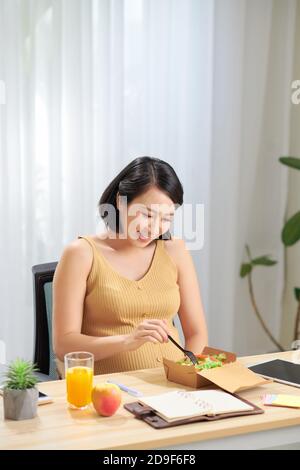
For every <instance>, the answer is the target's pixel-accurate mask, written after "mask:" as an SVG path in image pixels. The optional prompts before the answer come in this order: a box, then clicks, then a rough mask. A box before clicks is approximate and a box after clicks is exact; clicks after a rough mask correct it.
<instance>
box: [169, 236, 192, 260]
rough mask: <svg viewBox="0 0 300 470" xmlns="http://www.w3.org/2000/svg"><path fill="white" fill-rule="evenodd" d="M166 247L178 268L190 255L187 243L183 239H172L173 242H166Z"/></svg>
mask: <svg viewBox="0 0 300 470" xmlns="http://www.w3.org/2000/svg"><path fill="white" fill-rule="evenodd" d="M164 242H165V243H164V246H165V249H166V251H167V252H168V254H169V255H170V256H171V258H172V259H173V261H174V262H175V263H176V265H177V267H179V264H180V263H181V262H182V260H183V259H184V258H185V257H186V255H187V254H188V250H187V247H186V244H185V241H184V240H183V239H182V238H177V237H172V239H171V240H164Z"/></svg>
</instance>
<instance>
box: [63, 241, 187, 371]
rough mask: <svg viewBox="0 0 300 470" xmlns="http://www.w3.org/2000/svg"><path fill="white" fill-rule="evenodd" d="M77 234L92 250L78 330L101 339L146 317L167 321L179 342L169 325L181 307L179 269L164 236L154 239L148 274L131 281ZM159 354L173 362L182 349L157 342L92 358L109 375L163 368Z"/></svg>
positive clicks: (125, 331) (128, 329) (122, 331)
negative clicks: (96, 358) (167, 249)
mask: <svg viewBox="0 0 300 470" xmlns="http://www.w3.org/2000/svg"><path fill="white" fill-rule="evenodd" d="M78 238H83V239H84V240H86V241H87V243H89V245H90V246H91V248H92V250H93V262H92V267H91V270H90V273H89V275H88V278H87V286H86V295H85V300H84V312H83V320H82V327H81V333H83V334H85V335H90V336H99V337H103V336H112V335H122V334H129V333H132V332H133V330H134V329H135V327H136V326H137V325H138V324H139V323H140V322H142V321H143V320H144V319H146V318H148V319H160V320H163V319H166V320H167V323H168V328H169V332H170V334H171V335H172V336H173V338H174V339H175V340H176V341H177V342H179V343H180V339H179V335H178V331H177V329H176V327H175V326H174V325H173V323H172V319H173V317H174V315H175V314H176V313H177V312H178V309H179V305H180V292H179V286H178V283H177V277H178V271H177V266H176V264H175V262H174V261H173V260H172V258H171V257H170V255H169V254H168V252H167V251H166V249H165V246H164V243H165V242H164V240H156V247H155V251H154V254H153V257H152V261H151V264H150V266H149V268H148V270H147V272H146V274H145V275H144V276H143V277H142V278H141V279H139V280H137V281H135V280H131V279H128V278H126V277H125V276H123V275H121V274H120V273H118V272H117V271H116V270H115V269H114V268H113V267H112V266H111V264H110V263H109V261H108V260H107V259H106V257H105V256H104V255H103V254H102V252H100V250H99V249H98V248H97V246H96V244H95V242H94V241H93V240H92V238H91V237H89V236H79V237H78ZM162 357H167V358H169V359H173V360H177V359H179V358H180V357H182V353H181V351H180V350H179V349H178V348H176V346H175V345H174V344H173V343H172V342H171V341H169V342H168V343H157V344H154V343H151V342H146V343H144V344H143V345H142V346H140V347H139V348H138V349H136V350H135V351H128V352H123V353H118V354H115V355H113V356H110V357H106V358H105V359H101V360H98V361H96V362H95V366H94V372H95V374H107V373H113V372H123V371H130V370H138V369H147V368H152V367H162ZM58 362H60V361H58ZM59 369H60V367H59Z"/></svg>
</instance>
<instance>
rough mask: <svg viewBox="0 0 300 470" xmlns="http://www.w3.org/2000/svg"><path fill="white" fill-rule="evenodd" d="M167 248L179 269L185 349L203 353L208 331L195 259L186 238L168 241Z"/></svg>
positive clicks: (180, 316) (179, 313) (179, 314)
mask: <svg viewBox="0 0 300 470" xmlns="http://www.w3.org/2000/svg"><path fill="white" fill-rule="evenodd" d="M166 249H167V250H168V252H169V254H170V256H171V257H172V259H173V260H174V261H175V263H176V265H177V269H178V280H177V282H178V285H179V290H180V308H179V311H178V316H179V319H180V323H181V326H182V330H183V334H184V337H185V349H188V350H190V351H193V352H194V353H196V354H201V352H202V350H203V348H204V347H205V346H207V345H208V331H207V325H206V320H205V315H204V310H203V305H202V300H201V295H200V289H199V285H198V279H197V273H196V270H195V267H194V263H193V259H192V257H191V255H190V253H189V251H188V250H187V248H186V246H185V242H184V240H181V239H179V238H173V239H172V240H168V241H166Z"/></svg>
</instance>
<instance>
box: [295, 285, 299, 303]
mask: <svg viewBox="0 0 300 470" xmlns="http://www.w3.org/2000/svg"><path fill="white" fill-rule="evenodd" d="M294 293H295V297H296V300H298V302H300V288H299V287H295V289H294Z"/></svg>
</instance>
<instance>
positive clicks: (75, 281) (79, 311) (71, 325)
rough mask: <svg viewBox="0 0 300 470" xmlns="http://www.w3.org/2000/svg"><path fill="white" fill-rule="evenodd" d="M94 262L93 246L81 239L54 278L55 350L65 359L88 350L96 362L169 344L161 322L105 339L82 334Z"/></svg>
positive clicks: (71, 247)
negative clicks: (148, 344)
mask: <svg viewBox="0 0 300 470" xmlns="http://www.w3.org/2000/svg"><path fill="white" fill-rule="evenodd" d="M92 262H93V252H92V249H91V247H90V246H89V245H88V244H87V243H86V241H84V239H78V240H75V241H74V242H72V243H71V244H70V245H69V246H67V247H66V248H65V250H64V252H63V254H62V257H61V259H60V261H59V263H58V265H57V268H56V270H55V274H54V278H53V350H54V353H55V355H56V356H57V357H58V358H59V359H60V360H63V358H64V355H65V354H66V353H68V352H71V351H89V352H91V353H93V354H94V358H95V361H97V360H100V359H104V358H106V357H109V356H113V355H115V354H117V353H120V352H124V351H133V350H135V349H138V348H139V347H140V346H142V344H144V343H145V342H146V341H150V342H153V343H157V342H164V341H167V340H168V338H167V333H168V332H167V326H166V325H165V323H164V322H163V321H161V320H155V319H153V320H144V321H143V322H141V323H140V324H139V325H138V326H137V328H136V329H135V330H134V331H133V332H132V333H131V334H128V335H113V336H105V337H97V336H88V335H84V334H82V333H81V326H82V317H83V310H84V298H85V294H86V281H87V278H88V275H89V272H90V270H91V266H92Z"/></svg>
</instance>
